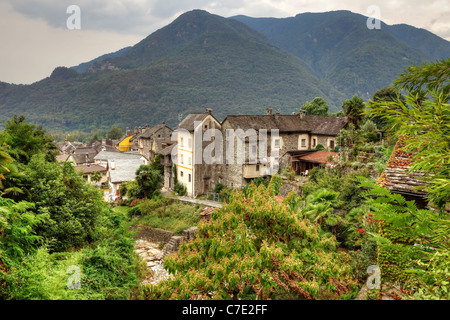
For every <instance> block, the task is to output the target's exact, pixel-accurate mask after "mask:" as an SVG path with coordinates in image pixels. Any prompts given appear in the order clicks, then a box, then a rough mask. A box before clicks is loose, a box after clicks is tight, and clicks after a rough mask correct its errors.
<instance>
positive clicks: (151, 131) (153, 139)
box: [130, 122, 173, 160]
mask: <svg viewBox="0 0 450 320" xmlns="http://www.w3.org/2000/svg"><path fill="white" fill-rule="evenodd" d="M172 131H173V130H172V129H171V128H169V127H168V126H167V125H166V124H165V122H163V123H161V124H158V125H156V126H154V127H153V128H150V127H149V126H146V127H145V128H143V129H142V132H141V133H139V134H137V135H136V136H134V137H133V138H131V139H130V141H132V142H133V144H136V146H137V150H138V151H139V153H140V154H142V155H144V156H145V157H146V158H147V159H149V160H151V159H153V157H154V156H155V155H156V154H158V153H159V152H161V151H162V149H163V141H165V140H167V139H168V138H170V136H171V134H172Z"/></svg>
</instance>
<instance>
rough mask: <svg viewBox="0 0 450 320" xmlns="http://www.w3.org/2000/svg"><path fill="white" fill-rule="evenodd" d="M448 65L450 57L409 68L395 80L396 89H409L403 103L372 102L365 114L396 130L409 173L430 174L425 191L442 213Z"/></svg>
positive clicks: (449, 168)
mask: <svg viewBox="0 0 450 320" xmlns="http://www.w3.org/2000/svg"><path fill="white" fill-rule="evenodd" d="M449 66H450V58H449V59H447V60H446V61H445V60H443V61H441V62H440V63H434V64H424V65H422V66H421V67H420V68H418V67H410V68H408V69H407V70H406V71H405V73H403V74H401V75H400V76H399V77H398V78H397V80H396V81H395V84H396V85H397V86H398V88H399V89H400V88H405V89H406V90H408V94H407V95H406V103H404V102H403V101H402V100H401V99H397V100H396V101H387V102H386V101H383V102H380V101H372V102H371V103H370V105H369V112H368V113H369V115H373V116H379V117H382V118H386V119H388V120H389V121H390V122H391V123H392V126H393V127H395V128H397V129H396V132H397V134H398V135H400V136H402V137H403V139H404V140H405V143H406V145H405V146H404V147H403V151H404V152H406V153H410V154H411V162H412V165H411V167H410V171H411V172H413V171H419V172H425V173H429V174H430V176H428V177H425V178H424V179H425V181H426V182H427V185H426V186H425V187H424V189H425V191H426V192H427V197H428V199H429V200H430V201H431V202H433V203H434V204H435V205H436V206H438V207H439V208H441V210H443V209H444V207H445V204H446V203H448V202H450V138H449V137H450V125H449V123H450V105H449V103H448V102H449V95H450V92H449V89H448V88H449V86H450V81H449V75H448V72H449V70H450V67H449ZM445 71H447V73H446V72H445ZM423 88H428V89H427V90H429V91H426V92H425V91H423ZM411 90H412V91H411ZM386 106H387V107H386Z"/></svg>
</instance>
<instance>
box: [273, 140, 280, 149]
mask: <svg viewBox="0 0 450 320" xmlns="http://www.w3.org/2000/svg"><path fill="white" fill-rule="evenodd" d="M274 144H275V148H279V147H280V139H275V140H274Z"/></svg>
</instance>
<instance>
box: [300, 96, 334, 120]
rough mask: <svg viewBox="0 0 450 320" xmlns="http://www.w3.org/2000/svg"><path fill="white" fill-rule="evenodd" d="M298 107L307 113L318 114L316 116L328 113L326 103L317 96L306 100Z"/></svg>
mask: <svg viewBox="0 0 450 320" xmlns="http://www.w3.org/2000/svg"><path fill="white" fill-rule="evenodd" d="M300 109H301V110H304V111H306V114H308V115H318V116H327V115H328V104H327V102H326V101H325V100H324V99H323V98H321V97H317V98H314V99H313V100H312V101H308V102H306V103H305V104H304V105H303V106H302V107H301V108H300Z"/></svg>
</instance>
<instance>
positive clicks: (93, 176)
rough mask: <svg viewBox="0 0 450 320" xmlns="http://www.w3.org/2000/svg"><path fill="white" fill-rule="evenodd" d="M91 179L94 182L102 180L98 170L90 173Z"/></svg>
mask: <svg viewBox="0 0 450 320" xmlns="http://www.w3.org/2000/svg"><path fill="white" fill-rule="evenodd" d="M91 180H92V181H94V182H100V180H102V173H101V172H100V171H94V172H92V173H91Z"/></svg>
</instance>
